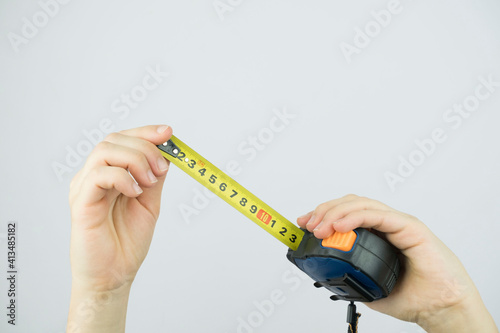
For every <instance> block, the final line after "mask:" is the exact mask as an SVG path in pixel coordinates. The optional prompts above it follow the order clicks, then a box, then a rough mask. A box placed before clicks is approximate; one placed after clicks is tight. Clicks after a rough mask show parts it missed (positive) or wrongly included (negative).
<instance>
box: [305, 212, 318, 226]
mask: <svg viewBox="0 0 500 333" xmlns="http://www.w3.org/2000/svg"><path fill="white" fill-rule="evenodd" d="M315 219H316V215H314V214H313V216H311V218H310V219H309V221H308V222H307V223H306V226H307V225H308V224H310V223H313V222H314V220H315Z"/></svg>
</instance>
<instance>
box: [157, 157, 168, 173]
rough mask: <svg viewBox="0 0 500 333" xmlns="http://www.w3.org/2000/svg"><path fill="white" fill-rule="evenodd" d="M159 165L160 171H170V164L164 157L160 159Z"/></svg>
mask: <svg viewBox="0 0 500 333" xmlns="http://www.w3.org/2000/svg"><path fill="white" fill-rule="evenodd" d="M157 164H158V169H160V171H165V170H168V163H167V161H166V160H165V158H164V157H162V156H160V157H158V161H157Z"/></svg>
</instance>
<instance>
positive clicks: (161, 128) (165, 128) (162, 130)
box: [156, 125, 168, 134]
mask: <svg viewBox="0 0 500 333" xmlns="http://www.w3.org/2000/svg"><path fill="white" fill-rule="evenodd" d="M167 129H168V126H167V125H161V126H158V128H157V129H156V131H157V132H158V133H159V134H163V133H164V132H165V131H166V130H167Z"/></svg>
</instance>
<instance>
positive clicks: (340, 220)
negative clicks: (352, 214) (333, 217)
mask: <svg viewBox="0 0 500 333" xmlns="http://www.w3.org/2000/svg"><path fill="white" fill-rule="evenodd" d="M342 220H343V218H341V219H338V220H337V221H335V222H333V224H337V223H339V222H342Z"/></svg>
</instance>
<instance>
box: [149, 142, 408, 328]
mask: <svg viewBox="0 0 500 333" xmlns="http://www.w3.org/2000/svg"><path fill="white" fill-rule="evenodd" d="M157 147H158V148H159V149H160V150H161V153H162V155H163V156H164V157H165V158H166V159H168V160H169V161H171V162H172V163H174V164H175V165H176V166H177V167H179V168H180V169H181V170H183V171H184V172H186V173H187V174H188V175H190V176H191V177H193V178H194V179H195V180H197V181H198V182H199V183H201V184H202V185H203V186H205V187H206V188H208V189H209V190H211V191H212V192H214V193H215V194H216V195H218V196H219V197H220V198H222V199H223V200H224V201H226V202H227V203H228V204H230V205H231V206H233V207H234V208H236V209H237V210H238V211H240V212H241V213H242V214H243V215H245V216H246V217H248V218H249V219H250V220H252V221H254V222H255V223H256V224H257V225H259V226H260V227H261V228H263V229H264V230H266V231H267V232H268V233H270V234H271V235H273V236H274V237H275V238H276V239H278V240H279V241H281V242H282V243H283V244H285V245H286V246H288V247H289V250H288V253H287V258H288V260H290V262H292V263H293V264H294V265H296V266H297V267H298V268H299V269H301V270H302V271H303V272H305V273H306V274H307V275H309V276H310V277H311V278H312V279H313V280H315V281H316V283H315V284H314V285H315V286H316V287H324V288H326V289H328V290H330V291H332V292H333V293H335V294H336V295H333V296H331V297H330V298H331V299H332V300H346V301H350V302H351V304H350V305H349V311H348V318H347V322H348V323H349V332H350V333H356V332H357V323H358V318H359V316H360V315H359V314H358V313H356V307H355V305H354V301H361V302H372V301H374V300H377V299H380V298H384V297H387V296H388V295H389V293H390V292H391V291H392V289H393V288H394V286H395V284H396V280H397V279H398V276H399V271H400V263H399V259H398V251H397V250H396V249H395V248H394V247H393V246H392V245H391V244H389V243H388V242H386V241H385V240H383V239H382V238H380V237H378V236H376V235H375V234H373V233H371V232H370V231H368V230H366V229H363V228H357V229H355V230H352V231H350V232H347V233H339V232H334V233H333V234H332V235H331V236H330V237H328V238H326V239H323V240H321V239H317V238H316V237H314V235H313V234H312V233H310V232H309V231H307V230H305V229H300V228H298V227H297V226H295V225H294V224H292V223H291V222H290V221H288V220H287V219H286V218H284V217H283V216H281V215H280V214H279V213H278V212H276V211H275V210H274V209H272V208H271V207H269V206H268V205H267V204H266V203H265V202H263V201H262V200H260V199H259V198H257V197H256V196H255V195H253V194H252V193H251V192H250V191H248V190H247V189H246V188H244V187H243V186H241V185H240V184H238V183H237V182H236V181H234V180H233V179H232V178H231V177H229V176H228V175H226V174H225V173H224V172H222V171H221V170H220V169H218V168H217V167H216V166H214V165H213V164H212V163H210V162H209V161H208V160H207V159H206V158H204V157H202V156H201V155H200V154H198V153H197V152H196V151H194V150H193V149H191V148H190V147H189V146H188V145H186V144H185V143H184V142H182V141H181V140H179V139H178V138H176V137H175V136H172V137H171V139H170V140H168V141H167V142H165V143H163V144H161V145H158V146H157Z"/></svg>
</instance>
